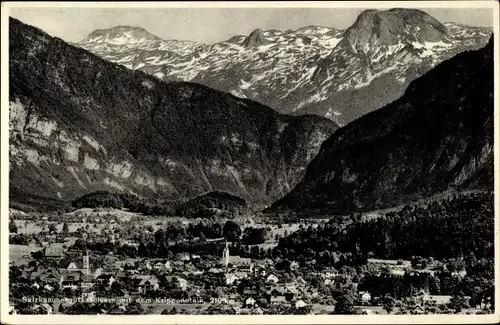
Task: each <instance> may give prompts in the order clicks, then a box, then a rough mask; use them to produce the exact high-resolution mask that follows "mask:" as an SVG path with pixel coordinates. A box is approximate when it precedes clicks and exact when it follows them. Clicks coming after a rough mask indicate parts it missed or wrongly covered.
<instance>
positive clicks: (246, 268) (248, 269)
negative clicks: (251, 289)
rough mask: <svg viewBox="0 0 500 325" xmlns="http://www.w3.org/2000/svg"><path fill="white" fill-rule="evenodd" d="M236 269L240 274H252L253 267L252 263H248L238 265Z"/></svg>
mask: <svg viewBox="0 0 500 325" xmlns="http://www.w3.org/2000/svg"><path fill="white" fill-rule="evenodd" d="M236 269H237V270H238V272H242V273H247V274H248V273H253V270H254V265H253V263H252V262H250V263H249V264H239V265H238V266H237V267H236Z"/></svg>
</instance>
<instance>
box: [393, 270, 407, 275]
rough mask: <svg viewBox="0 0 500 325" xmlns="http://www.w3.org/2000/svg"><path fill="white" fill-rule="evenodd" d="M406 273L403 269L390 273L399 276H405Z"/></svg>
mask: <svg viewBox="0 0 500 325" xmlns="http://www.w3.org/2000/svg"><path fill="white" fill-rule="evenodd" d="M405 272H406V271H405V270H403V269H391V270H390V273H391V274H392V275H399V276H403V275H405Z"/></svg>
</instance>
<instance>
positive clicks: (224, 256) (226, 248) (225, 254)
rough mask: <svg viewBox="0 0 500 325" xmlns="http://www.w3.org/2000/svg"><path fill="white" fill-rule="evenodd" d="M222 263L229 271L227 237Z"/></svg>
mask: <svg viewBox="0 0 500 325" xmlns="http://www.w3.org/2000/svg"><path fill="white" fill-rule="evenodd" d="M221 262H222V265H223V266H224V269H225V271H226V272H227V267H228V265H229V246H228V244H227V239H226V247H225V248H224V251H223V252H222V260H221Z"/></svg>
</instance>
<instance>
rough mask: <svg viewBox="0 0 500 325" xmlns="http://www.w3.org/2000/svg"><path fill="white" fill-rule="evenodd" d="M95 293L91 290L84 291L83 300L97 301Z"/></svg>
mask: <svg viewBox="0 0 500 325" xmlns="http://www.w3.org/2000/svg"><path fill="white" fill-rule="evenodd" d="M95 297H96V296H95V291H93V290H89V289H84V290H83V291H82V300H84V301H93V300H95Z"/></svg>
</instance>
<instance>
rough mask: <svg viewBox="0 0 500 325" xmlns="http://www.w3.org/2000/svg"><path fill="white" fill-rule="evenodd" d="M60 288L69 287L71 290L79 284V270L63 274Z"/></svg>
mask: <svg viewBox="0 0 500 325" xmlns="http://www.w3.org/2000/svg"><path fill="white" fill-rule="evenodd" d="M61 280H62V281H61V288H62V289H65V288H70V289H71V290H75V289H77V288H78V287H80V286H81V281H82V279H81V276H80V273H79V272H71V273H68V274H64V275H63V276H62V279H61Z"/></svg>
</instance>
